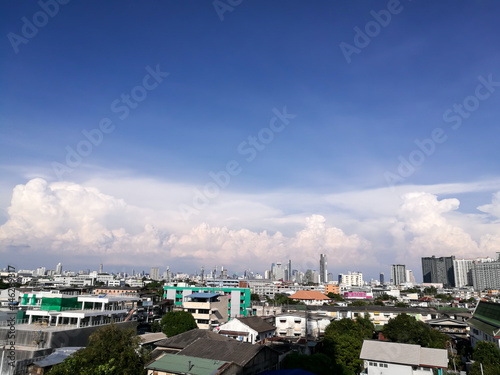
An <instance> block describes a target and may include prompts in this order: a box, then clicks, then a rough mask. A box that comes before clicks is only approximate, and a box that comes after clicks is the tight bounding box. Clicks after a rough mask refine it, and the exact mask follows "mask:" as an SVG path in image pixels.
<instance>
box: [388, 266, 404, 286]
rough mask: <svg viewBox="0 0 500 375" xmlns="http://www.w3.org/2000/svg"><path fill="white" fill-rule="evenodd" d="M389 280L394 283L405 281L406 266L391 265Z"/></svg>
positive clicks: (398, 283)
mask: <svg viewBox="0 0 500 375" xmlns="http://www.w3.org/2000/svg"><path fill="white" fill-rule="evenodd" d="M391 281H392V283H393V284H394V285H401V284H404V283H406V266H405V265H404V264H393V265H392V266H391Z"/></svg>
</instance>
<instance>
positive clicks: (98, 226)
mask: <svg viewBox="0 0 500 375" xmlns="http://www.w3.org/2000/svg"><path fill="white" fill-rule="evenodd" d="M486 185H488V184H486ZM89 186H91V187H89ZM484 186H485V184H479V183H478V184H455V185H453V184H450V185H447V186H426V187H422V186H421V187H420V192H418V190H417V187H414V186H413V187H408V186H406V187H400V190H399V192H401V193H402V195H397V194H395V193H394V191H391V190H390V189H389V188H388V189H375V190H367V191H354V192H347V193H337V194H329V195H314V194H310V193H304V192H294V191H283V192H273V193H265V194H264V193H262V194H259V193H255V194H248V193H247V194H241V193H237V192H233V191H229V190H228V191H222V192H221V194H220V195H219V196H218V197H217V199H215V200H214V201H213V202H211V203H210V205H209V206H208V207H207V208H205V209H203V210H201V211H200V213H199V215H197V216H195V217H193V219H192V220H191V221H185V220H183V219H182V217H181V215H180V214H179V212H178V206H179V203H180V202H186V201H189V199H190V197H191V195H192V191H193V190H194V188H193V187H192V186H189V185H183V184H175V183H167V182H162V181H158V180H153V179H133V178H125V177H121V178H109V179H105V178H100V179H93V180H91V181H90V182H88V183H86V184H76V183H70V182H54V183H48V182H46V181H45V180H43V179H40V178H36V179H32V180H30V181H28V182H27V183H26V184H25V185H18V186H16V187H15V188H14V190H13V192H12V199H11V203H10V207H9V208H8V210H7V221H6V222H5V223H4V224H3V225H2V226H0V252H2V251H3V252H4V254H7V255H8V256H14V257H15V253H13V252H12V247H16V248H23V249H24V250H23V251H24V254H31V255H33V256H39V257H40V258H41V257H42V256H44V255H46V254H49V255H50V254H52V255H54V256H56V255H57V254H66V256H73V257H76V256H78V257H80V258H81V257H84V256H94V257H99V258H101V259H103V261H105V262H106V263H108V264H111V263H114V264H116V265H132V266H134V265H137V266H138V263H140V264H141V265H146V266H148V265H153V264H159V265H162V264H163V265H167V264H168V265H171V266H172V267H175V264H178V263H181V264H184V265H186V264H189V265H192V268H191V270H193V269H195V268H197V267H198V266H200V265H206V266H211V265H215V264H218V265H224V266H225V267H228V268H230V269H231V270H234V271H240V270H242V269H249V268H250V269H253V270H257V271H262V270H264V269H266V268H268V267H269V265H270V263H272V262H279V261H281V262H286V261H287V259H292V262H293V264H294V268H296V269H303V270H305V269H307V268H311V269H317V268H318V260H319V254H320V253H326V254H327V255H328V259H329V269H330V270H335V271H339V272H346V271H348V270H363V269H365V270H366V269H369V270H372V271H373V272H377V271H378V270H381V271H383V270H386V271H387V270H388V268H389V266H390V264H392V263H395V262H398V263H400V262H402V263H404V264H407V266H408V268H412V269H413V270H414V272H415V273H416V274H418V273H419V270H420V257H421V256H429V255H437V256H440V255H455V256H458V257H460V256H464V257H470V256H486V255H489V256H492V255H493V253H494V252H495V251H497V250H498V249H499V248H500V229H499V226H498V224H497V222H495V221H492V220H489V219H488V216H487V215H485V214H484V213H485V212H486V213H489V214H491V215H493V216H497V215H498V213H499V206H500V204H499V201H500V199H499V197H500V195H499V194H498V193H497V194H495V195H494V197H493V202H492V203H491V204H486V205H483V206H480V207H479V210H481V211H478V213H477V214H473V213H468V214H463V213H461V212H460V202H459V200H458V199H456V198H447V199H439V198H438V194H437V193H436V191H439V192H440V194H446V195H448V196H449V195H451V193H450V191H456V192H458V193H459V192H462V191H474V190H475V189H478V190H480V191H482V189H483V188H484ZM103 191H105V192H106V193H107V194H104V193H102V192H103ZM416 191H417V192H416ZM365 208H366V209H365ZM80 258H79V259H80Z"/></svg>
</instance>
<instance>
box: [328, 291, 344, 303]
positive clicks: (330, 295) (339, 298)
mask: <svg viewBox="0 0 500 375" xmlns="http://www.w3.org/2000/svg"><path fill="white" fill-rule="evenodd" d="M326 296H327V297H328V298H331V299H333V300H335V301H345V300H344V297H342V296H341V295H340V294H337V293H333V292H330V293H328V294H327V295H326Z"/></svg>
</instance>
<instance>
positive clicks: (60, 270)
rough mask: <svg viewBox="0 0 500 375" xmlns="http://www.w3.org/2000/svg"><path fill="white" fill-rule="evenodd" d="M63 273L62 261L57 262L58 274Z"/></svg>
mask: <svg viewBox="0 0 500 375" xmlns="http://www.w3.org/2000/svg"><path fill="white" fill-rule="evenodd" d="M61 273H62V264H61V263H57V266H56V275H60V274H61Z"/></svg>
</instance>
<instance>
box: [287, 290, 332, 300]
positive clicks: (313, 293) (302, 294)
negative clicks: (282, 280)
mask: <svg viewBox="0 0 500 375" xmlns="http://www.w3.org/2000/svg"><path fill="white" fill-rule="evenodd" d="M290 298H291V299H304V300H312V301H329V300H330V298H328V297H327V296H325V295H324V294H323V293H321V292H318V291H317V290H299V291H298V292H297V293H295V294H292V295H291V296H290Z"/></svg>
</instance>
